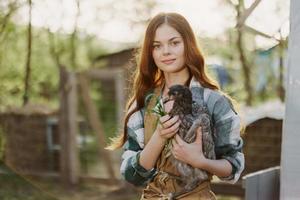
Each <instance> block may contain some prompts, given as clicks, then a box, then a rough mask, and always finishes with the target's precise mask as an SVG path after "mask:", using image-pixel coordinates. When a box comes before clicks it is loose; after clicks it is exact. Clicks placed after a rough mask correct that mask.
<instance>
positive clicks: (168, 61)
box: [161, 59, 176, 65]
mask: <svg viewBox="0 0 300 200" xmlns="http://www.w3.org/2000/svg"><path fill="white" fill-rule="evenodd" d="M175 60H176V59H168V60H162V61H161V62H162V63H164V64H167V65H169V64H172V63H173V62H174V61H175Z"/></svg>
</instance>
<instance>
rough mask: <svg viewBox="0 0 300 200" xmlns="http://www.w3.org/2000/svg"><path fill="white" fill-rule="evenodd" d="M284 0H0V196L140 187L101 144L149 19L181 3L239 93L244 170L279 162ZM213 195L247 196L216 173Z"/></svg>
mask: <svg viewBox="0 0 300 200" xmlns="http://www.w3.org/2000/svg"><path fill="white" fill-rule="evenodd" d="M289 3H290V2H289V1H287V0H264V1H261V0H215V1H205V0H185V1H179V0H178V1H176V0H144V1H139V0H122V1H117V0H98V1H96V0H1V1H0V160H1V161H0V199H8V200H10V199H12V200H14V199H22V200H27V199H28V200H37V199H66V200H68V199H73V200H77V199H78V200H81V199H89V200H96V199H124V200H126V199H128V200H129V199H130V200H134V199H139V196H140V192H141V188H135V187H133V186H131V185H128V184H126V183H125V182H124V181H123V180H122V178H121V175H120V173H119V167H120V161H121V153H122V150H118V151H114V152H108V151H106V150H104V147H105V146H106V145H107V144H108V142H109V139H108V138H109V137H112V136H115V135H116V134H118V131H119V130H120V128H122V127H121V122H122V119H123V116H124V109H125V104H126V100H127V97H128V95H130V92H131V89H130V88H131V83H130V80H132V76H131V75H132V72H133V70H134V69H135V67H136V62H135V58H134V55H135V53H136V52H137V50H138V48H139V47H140V45H141V42H142V39H143V34H144V31H145V28H146V26H147V23H148V22H149V20H150V19H151V17H153V16H154V15H156V14H157V13H159V12H178V13H180V14H182V15H183V16H185V17H186V19H187V20H188V21H189V22H190V24H191V25H192V28H193V29H194V31H195V33H196V36H197V38H198V41H199V46H200V48H201V50H202V52H203V54H204V56H205V60H206V64H207V70H208V71H209V73H210V74H211V75H212V76H213V77H214V78H215V79H216V80H217V81H218V82H219V84H220V86H221V88H222V90H223V91H224V92H226V93H227V94H229V95H230V96H232V97H233V98H234V99H236V100H237V102H238V103H239V105H240V113H241V115H242V117H243V122H244V124H245V126H246V131H245V133H244V134H243V135H242V136H243V139H244V142H245V147H244V153H245V156H246V168H245V171H244V173H243V176H244V175H247V174H249V173H252V172H256V171H258V170H262V169H267V168H269V167H274V166H278V165H280V153H281V131H282V120H283V117H284V102H285V99H284V97H285V89H286V71H287V70H286V69H287V68H286V67H287V40H288V36H289V14H290V13H289V12H290V11H289V6H290V5H289ZM213 182H214V184H213V186H212V187H213V190H214V191H215V193H216V194H217V195H218V199H244V196H245V188H244V187H243V184H242V178H241V180H240V181H239V182H238V184H236V185H228V184H225V183H222V182H220V181H219V180H218V179H217V178H215V179H214V180H213Z"/></svg>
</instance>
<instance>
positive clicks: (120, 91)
mask: <svg viewBox="0 0 300 200" xmlns="http://www.w3.org/2000/svg"><path fill="white" fill-rule="evenodd" d="M115 83H116V84H115V88H116V99H117V115H118V116H117V123H118V125H120V124H121V123H122V119H123V117H124V110H125V101H126V100H125V92H124V86H125V79H124V74H123V71H118V72H116V76H115Z"/></svg>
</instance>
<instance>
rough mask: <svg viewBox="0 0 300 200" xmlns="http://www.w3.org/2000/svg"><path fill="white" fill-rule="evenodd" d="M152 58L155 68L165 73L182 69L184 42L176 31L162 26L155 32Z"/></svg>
mask: <svg viewBox="0 0 300 200" xmlns="http://www.w3.org/2000/svg"><path fill="white" fill-rule="evenodd" d="M152 45H153V51H152V56H153V59H154V62H155V64H156V66H157V67H158V68H159V69H160V70H162V71H163V72H165V73H177V72H180V71H181V70H183V69H184V64H185V57H184V42H183V39H182V37H181V35H180V33H178V31H177V30H176V29H174V28H173V27H171V26H170V25H168V24H162V25H161V26H159V27H158V28H157V30H156V32H155V36H154V41H153V44H152Z"/></svg>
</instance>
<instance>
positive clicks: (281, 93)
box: [277, 41, 285, 102]
mask: <svg viewBox="0 0 300 200" xmlns="http://www.w3.org/2000/svg"><path fill="white" fill-rule="evenodd" d="M283 50H284V44H283V41H280V43H279V82H278V86H277V94H278V97H279V98H280V100H281V101H282V102H284V96H285V90H284V87H283V67H284V66H283V64H284V63H283Z"/></svg>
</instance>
